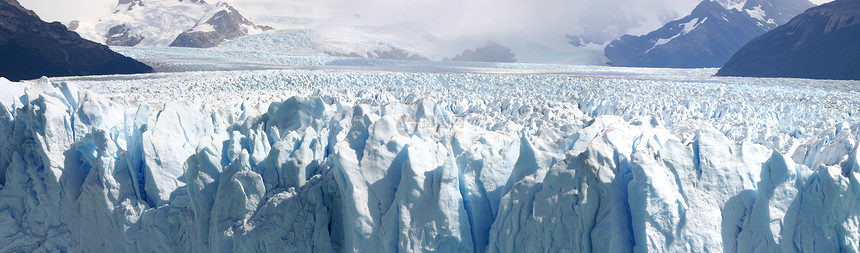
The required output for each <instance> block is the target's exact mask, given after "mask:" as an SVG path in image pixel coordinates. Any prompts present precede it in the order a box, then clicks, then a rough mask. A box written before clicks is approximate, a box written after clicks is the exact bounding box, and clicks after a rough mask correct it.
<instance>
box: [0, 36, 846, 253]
mask: <svg viewBox="0 0 860 253" xmlns="http://www.w3.org/2000/svg"><path fill="white" fill-rule="evenodd" d="M127 50H131V49H127ZM159 50H161V49H159ZM159 52H166V51H159ZM206 52H217V51H206ZM141 54H143V53H141ZM260 60H261V61H264V60H266V59H260ZM274 60H281V59H274ZM305 60H306V61H307V62H313V64H311V65H305V66H304V67H282V68H281V69H263V70H250V71H249V70H230V71H215V72H213V71H211V70H206V71H199V70H200V69H197V68H202V67H201V65H195V64H191V65H182V64H186V63H182V64H175V63H171V64H172V65H171V64H168V65H169V66H170V67H171V68H180V67H182V66H193V67H194V68H195V69H192V70H194V71H185V72H175V73H155V74H145V75H127V76H95V77H63V78H51V79H47V78H43V79H39V80H33V81H26V82H22V83H12V82H8V81H5V80H2V79H0V85H2V87H3V90H4V91H2V92H0V95H2V96H0V104H2V106H0V184H2V187H0V224H3V225H2V226H0V251H4V252H10V251H12V252H17V251H25V252H48V251H51V252H53V251H71V252H141V251H142V252H150V251H166V252H176V251H184V252H273V251H289V252H333V251H339V252H344V251H360V252H368V251H370V252H400V251H406V252H412V251H441V252H538V251H542V252H559V251H565V252H571V251H572V252H584V251H597V252H631V251H633V252H645V251H672V252H677V251H687V252H703V251H729V252H734V251H740V252H749V251H781V252H797V251H816V252H819V251H820V252H835V251H854V252H856V251H860V248H858V247H860V246H858V245H860V219H858V218H860V206H858V204H860V195H858V194H860V182H858V178H860V162H858V159H857V155H858V154H857V153H858V146H859V145H860V144H858V140H860V120H858V118H860V116H858V111H857V110H858V109H857V108H860V107H858V105H857V103H858V101H860V100H858V93H857V88H856V87H857V86H856V84H857V83H856V82H850V81H824V80H802V79H750V78H723V77H712V76H711V75H712V74H713V72H714V71H715V70H714V69H701V70H668V69H666V70H650V69H634V68H611V67H584V66H555V65H530V64H466V63H456V64H455V63H414V64H417V65H415V66H402V64H405V63H399V62H389V61H371V63H373V64H372V65H369V66H357V65H361V64H364V63H367V61H365V60H362V62H356V61H359V60H354V59H353V60H350V59H337V58H307V59H303V61H305ZM440 64H449V65H440ZM450 64H453V65H450ZM457 64H462V65H457ZM163 66H167V65H163ZM204 67H205V66H204ZM7 87H8V88H7Z"/></svg>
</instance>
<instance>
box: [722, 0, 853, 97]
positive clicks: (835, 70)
mask: <svg viewBox="0 0 860 253" xmlns="http://www.w3.org/2000/svg"><path fill="white" fill-rule="evenodd" d="M717 75H721V76H752V77H796V78H816V79H850V80H860V0H836V1H833V2H830V3H827V4H823V5H821V6H818V7H815V8H811V9H809V10H807V11H806V12H804V13H803V14H800V15H798V16H797V17H795V18H794V19H792V20H791V21H790V22H788V23H787V24H785V25H783V26H780V27H777V28H776V29H774V30H773V31H770V32H768V33H766V34H764V35H762V36H760V37H758V38H756V39H754V40H752V41H750V42H749V43H747V44H746V45H745V46H743V47H742V48H741V49H740V50H738V52H737V53H735V55H734V56H732V58H731V59H730V60H729V61H728V62H727V63H726V65H725V66H723V68H721V69H720V71H719V72H717Z"/></svg>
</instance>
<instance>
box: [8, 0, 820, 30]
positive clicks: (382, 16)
mask: <svg viewBox="0 0 860 253" xmlns="http://www.w3.org/2000/svg"><path fill="white" fill-rule="evenodd" d="M210 1H216V0H210ZM599 1H605V0H530V1H525V0H226V2H227V3H229V4H232V5H234V6H236V7H237V8H238V9H239V10H240V11H242V12H248V13H251V14H252V15H253V14H258V15H279V14H288V15H295V16H302V15H307V16H316V17H319V16H335V17H341V18H352V19H365V20H361V22H374V21H379V20H384V21H390V20H420V21H432V22H435V23H442V25H440V27H445V26H451V25H454V26H458V25H462V24H469V25H468V26H470V27H474V29H500V28H505V29H516V28H521V27H526V28H528V27H539V26H547V25H548V24H555V23H563V22H571V21H570V20H571V19H572V17H571V15H570V14H571V13H570V12H571V10H577V9H582V8H581V7H583V6H584V5H587V4H589V2H599ZM617 1H619V2H631V3H634V4H632V5H633V6H636V7H643V8H648V7H649V6H653V5H654V4H650V3H656V5H660V4H661V3H663V4H665V5H666V7H667V8H669V9H690V8H692V7H691V6H692V5H695V3H696V2H698V0H650V1H646V0H617ZM811 1H812V2H813V3H816V4H821V3H825V2H829V1H831V0H811ZM19 2H21V4H22V5H24V6H25V7H27V8H30V9H33V10H34V11H36V13H37V14H39V16H40V17H42V18H43V19H45V20H46V21H61V22H68V21H71V20H84V19H87V18H92V17H96V16H100V15H105V14H107V13H109V12H110V11H111V10H112V9H113V7H114V6H116V3H117V0H62V1H58V0H19ZM356 14H357V15H356ZM246 15H248V14H246ZM448 24H451V25H448Z"/></svg>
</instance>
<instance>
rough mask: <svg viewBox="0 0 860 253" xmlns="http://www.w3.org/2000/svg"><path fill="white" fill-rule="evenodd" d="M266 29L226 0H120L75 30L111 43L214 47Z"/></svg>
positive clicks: (93, 39)
mask: <svg viewBox="0 0 860 253" xmlns="http://www.w3.org/2000/svg"><path fill="white" fill-rule="evenodd" d="M267 29H269V28H267V27H264V26H258V25H254V24H253V23H251V22H250V21H248V20H246V19H245V18H244V17H242V16H241V14H239V13H238V11H237V10H236V9H234V8H233V7H231V6H229V5H227V4H226V3H223V2H219V3H217V4H209V3H206V2H205V1H196V0H195V1H181V0H120V1H119V4H118V5H117V6H116V8H115V9H114V11H113V13H111V14H108V15H107V16H104V17H99V18H98V20H97V21H84V22H80V25H79V27H78V29H76V30H75V31H76V32H78V33H80V34H81V36H82V37H84V38H87V39H89V40H92V41H96V42H101V43H105V44H107V45H111V46H159V47H161V46H169V45H172V44H175V45H176V46H191V47H211V46H212V45H217V44H220V43H221V42H223V41H224V40H228V39H235V38H238V37H242V36H245V35H247V34H256V33H259V32H262V31H264V30H267ZM195 32H197V33H195ZM180 35H184V36H180ZM177 37H179V38H177ZM177 39H179V41H178V42H177Z"/></svg>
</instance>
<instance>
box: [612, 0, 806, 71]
mask: <svg viewBox="0 0 860 253" xmlns="http://www.w3.org/2000/svg"><path fill="white" fill-rule="evenodd" d="M812 6H813V4H812V3H810V2H809V1H807V0H747V1H745V2H743V1H742V2H717V1H710V0H705V1H702V2H701V3H700V4H699V5H698V6H696V8H695V9H693V11H692V12H691V13H690V15H688V16H686V17H683V18H681V19H678V20H675V21H672V22H669V23H667V24H666V25H664V26H663V27H661V28H660V29H657V30H655V31H653V32H650V33H648V34H646V35H642V36H630V35H625V36H622V37H621V38H619V39H617V40H615V41H612V42H611V43H609V45H607V46H606V48H605V49H604V53H605V55H606V57H607V58H609V60H610V61H611V63H610V64H611V65H614V66H627V67H670V68H698V67H719V66H722V65H723V64H724V63H725V62H726V61H727V60H728V59H729V57H731V56H732V54H734V53H735V51H737V50H738V49H740V48H741V46H743V45H744V44H745V43H746V42H748V41H749V40H751V39H753V38H755V37H756V36H759V35H761V34H763V33H765V32H767V31H769V30H771V29H773V28H775V27H776V26H777V25H779V24H783V23H785V22H788V20H789V19H790V18H791V17H793V16H794V15H796V14H798V13H800V12H802V11H804V10H805V9H807V8H809V7H812Z"/></svg>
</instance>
